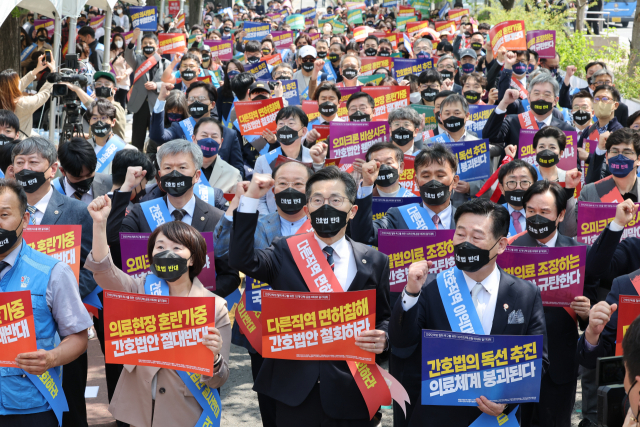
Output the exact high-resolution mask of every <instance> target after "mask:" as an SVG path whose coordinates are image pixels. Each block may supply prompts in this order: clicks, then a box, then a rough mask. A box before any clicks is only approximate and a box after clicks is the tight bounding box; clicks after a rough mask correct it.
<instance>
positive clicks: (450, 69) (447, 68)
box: [437, 64, 455, 71]
mask: <svg viewBox="0 0 640 427" xmlns="http://www.w3.org/2000/svg"><path fill="white" fill-rule="evenodd" d="M437 68H438V71H441V70H449V71H453V70H455V67H454V66H453V65H451V64H449V65H443V66H438V67H437Z"/></svg>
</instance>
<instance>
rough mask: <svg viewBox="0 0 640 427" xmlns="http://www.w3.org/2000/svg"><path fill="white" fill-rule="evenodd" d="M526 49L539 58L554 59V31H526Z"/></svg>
mask: <svg viewBox="0 0 640 427" xmlns="http://www.w3.org/2000/svg"><path fill="white" fill-rule="evenodd" d="M527 49H529V50H532V51H534V52H536V53H537V54H538V55H539V57H540V58H555V57H556V30H532V31H527Z"/></svg>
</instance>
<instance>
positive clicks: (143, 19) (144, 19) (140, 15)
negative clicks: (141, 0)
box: [129, 6, 158, 31]
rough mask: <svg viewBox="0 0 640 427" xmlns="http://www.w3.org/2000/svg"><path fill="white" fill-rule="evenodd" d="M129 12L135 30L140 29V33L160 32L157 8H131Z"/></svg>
mask: <svg viewBox="0 0 640 427" xmlns="http://www.w3.org/2000/svg"><path fill="white" fill-rule="evenodd" d="M129 12H130V13H131V26H132V27H133V28H139V29H140V31H158V22H157V20H156V15H157V8H156V7H155V6H129Z"/></svg>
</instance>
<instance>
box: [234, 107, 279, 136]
mask: <svg viewBox="0 0 640 427" xmlns="http://www.w3.org/2000/svg"><path fill="white" fill-rule="evenodd" d="M233 104H234V106H235V109H236V114H237V116H238V124H239V125H240V132H241V133H242V135H257V136H260V135H262V132H264V131H265V130H266V129H269V130H270V131H272V132H275V131H276V116H277V115H278V111H280V110H282V107H283V104H282V98H272V99H263V100H260V101H236V102H234V103H233Z"/></svg>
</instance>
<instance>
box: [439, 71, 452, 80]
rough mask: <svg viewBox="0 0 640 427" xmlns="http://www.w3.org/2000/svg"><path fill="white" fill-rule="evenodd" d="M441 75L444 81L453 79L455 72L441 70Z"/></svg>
mask: <svg viewBox="0 0 640 427" xmlns="http://www.w3.org/2000/svg"><path fill="white" fill-rule="evenodd" d="M440 77H442V81H445V80H447V79H449V80H453V73H452V72H451V71H446V70H445V71H440Z"/></svg>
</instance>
